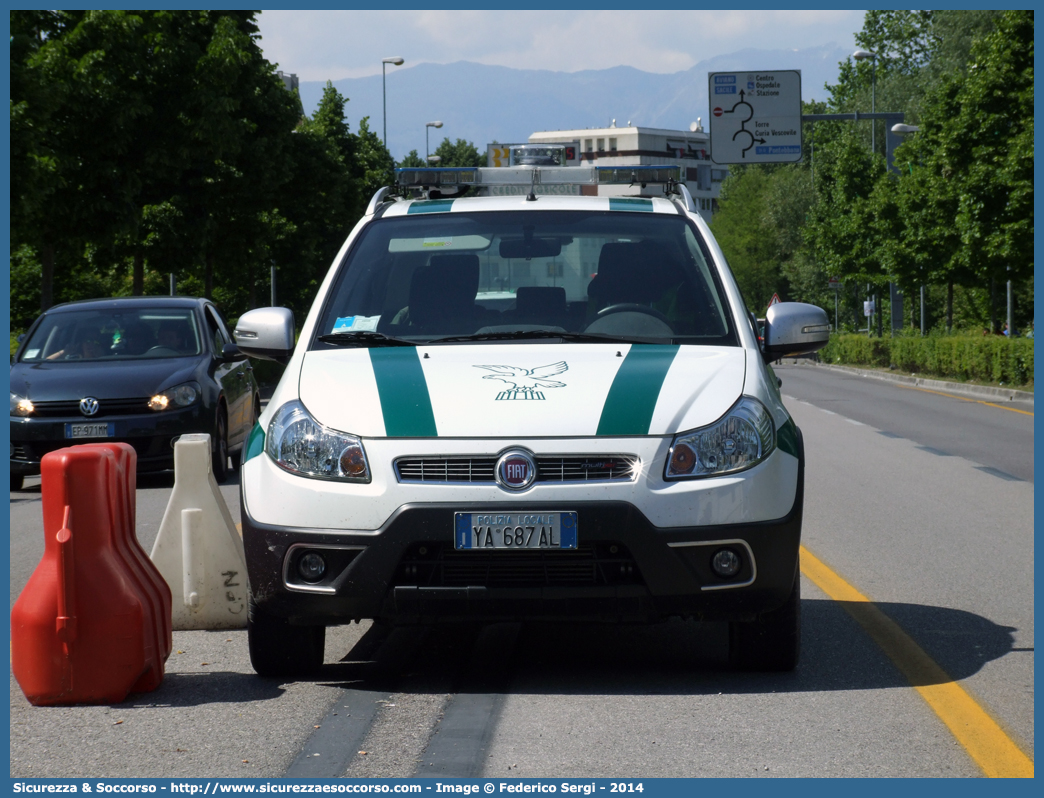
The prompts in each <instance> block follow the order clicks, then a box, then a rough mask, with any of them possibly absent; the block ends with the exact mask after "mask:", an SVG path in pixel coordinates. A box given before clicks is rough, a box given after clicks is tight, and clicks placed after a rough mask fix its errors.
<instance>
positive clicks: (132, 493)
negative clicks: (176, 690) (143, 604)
mask: <svg viewBox="0 0 1044 798" xmlns="http://www.w3.org/2000/svg"><path fill="white" fill-rule="evenodd" d="M92 445H94V446H100V447H104V448H106V449H109V450H110V451H111V452H112V453H113V455H114V463H113V465H114V466H115V474H114V476H113V478H112V479H110V480H109V485H110V487H111V488H113V490H111V491H110V493H109V497H110V499H109V500H110V507H111V511H112V517H113V519H114V520H115V523H114V524H113V526H112V529H113V533H114V534H113V543H114V544H115V546H116V549H117V551H119V552H120V553H121V556H122V557H123V559H124V561H125V562H126V563H127V564H128V565H129V566H131V569H132V570H133V571H134V574H135V578H136V579H137V581H138V585H139V587H140V589H141V591H142V593H143V594H145V595H146V596H147V598H148V602H149V607H150V610H151V617H152V622H151V623H150V624H149V627H150V628H151V629H152V630H153V631H154V632H155V634H154V638H155V642H154V645H155V650H156V651H158V652H159V655H158V657H157V658H156V659H158V661H159V667H158V668H156V667H153V668H150V669H149V671H148V672H146V674H145V675H144V676H142V678H141V679H140V680H139V681H138V683H137V684H135V685H134V687H133V688H131V692H132V693H147V692H149V691H151V690H155V689H156V688H157V687H159V685H160V682H162V681H163V663H165V662H166V661H167V657H169V656H170V652H171V648H172V644H173V638H172V635H171V600H172V597H171V592H170V586H169V585H168V584H167V581H166V580H165V579H164V578H163V576H162V575H161V574H160V572H159V569H157V568H156V566H155V565H153V564H152V560H150V559H149V555H148V554H146V553H145V549H143V548H142V547H141V544H140V543H139V542H138V537H137V535H136V534H135V532H134V526H135V522H134V519H135V515H134V513H135V503H136V499H137V471H138V456H137V454H135V452H134V447H133V446H128V445H127V444H125V443H98V444H92Z"/></svg>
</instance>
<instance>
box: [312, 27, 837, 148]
mask: <svg viewBox="0 0 1044 798" xmlns="http://www.w3.org/2000/svg"><path fill="white" fill-rule="evenodd" d="M850 54H851V52H850V51H849V50H848V49H846V48H842V47H839V46H837V45H835V44H833V43H831V44H826V45H822V46H818V47H808V48H802V49H794V50H755V49H745V50H739V51H737V52H734V53H728V54H725V55H719V56H715V57H713V58H708V59H706V60H704V61H700V62H699V63H698V64H696V65H695V66H693V67H691V68H690V69H687V70H685V71H683V72H675V73H673V74H659V73H652V72H643V71H642V70H640V69H635V68H633V67H628V66H619V67H612V68H610V69H598V70H584V71H581V72H552V71H550V70H536V69H512V68H510V67H502V66H489V65H486V64H477V63H473V62H469V61H457V62H456V63H452V64H429V63H421V64H417V65H416V66H403V67H395V66H389V67H388V73H387V101H388V149H389V150H390V151H391V153H392V155H393V156H394V157H395V158H396V160H398V159H401V158H402V157H403V156H405V155H406V153H407V152H409V151H410V150H417V151H418V152H419V153H420V154H421V155H422V157H423V155H424V147H425V143H424V134H425V124H426V123H427V122H432V121H436V120H438V121H441V122H443V124H444V127H442V129H436V128H432V129H431V130H430V131H429V135H430V141H431V144H430V146H431V150H434V149H435V148H436V147H437V146H438V144H439V142H441V141H442V139H443V138H444V137H448V138H450V139H451V140H456V139H458V138H461V139H465V140H466V141H470V142H472V143H473V144H475V146H476V147H478V149H479V151H480V152H484V151H485V148H486V145H487V144H488V143H490V142H493V141H499V142H503V143H516V142H524V141H526V140H528V138H529V135H530V134H531V133H533V132H534V131H538V130H572V129H575V128H589V127H608V126H609V125H610V123H611V122H612V121H613V120H614V119H615V120H616V124H617V126H619V127H623V126H624V125H626V124H628V123H631V124H634V125H639V126H642V127H659V128H668V129H676V130H688V129H689V125H690V123H692V122H694V121H696V119H697V118H698V117H701V118H702V120H703V125H704V128H706V127H707V126H708V116H709V111H708V103H707V73H709V72H730V71H746V70H750V71H758V70H766V71H767V70H781V69H799V70H801V95H802V99H804V100H806V101H807V100H812V99H816V100H825V99H827V92H826V90H825V88H824V85H825V84H827V83H834V82H836V80H837V73H838V63H839V62H841V61H844V60H845V59H846V58H848V57H849V55H850ZM333 85H334V87H335V88H336V89H337V90H338V91H339V92H340V93H341V94H342V95H343V96H344V97H346V98H348V100H349V102H348V103H347V105H346V108H345V116H346V118H347V120H348V122H349V125H350V127H351V129H352V130H353V131H358V129H359V120H360V119H361V118H363V117H366V116H368V117H369V118H370V121H369V125H370V129H371V130H373V131H375V132H376V133H377V135H378V136H380V135H382V120H381V76H380V75H374V76H369V77H364V78H345V79H343V80H336V81H333ZM325 86H326V82H325V81H301V83H300V86H299V90H300V94H301V102H302V104H303V106H304V109H305V112H306V113H308V114H311V113H313V112H314V111H315V109H316V107H318V104H319V101H320V99H321V98H322V94H323V89H324V87H325Z"/></svg>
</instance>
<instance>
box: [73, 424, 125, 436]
mask: <svg viewBox="0 0 1044 798" xmlns="http://www.w3.org/2000/svg"><path fill="white" fill-rule="evenodd" d="M115 435H116V424H115V423H114V422H112V421H110V422H109V423H108V424H105V423H100V424H66V425H65V437H66V438H112V437H114V436H115Z"/></svg>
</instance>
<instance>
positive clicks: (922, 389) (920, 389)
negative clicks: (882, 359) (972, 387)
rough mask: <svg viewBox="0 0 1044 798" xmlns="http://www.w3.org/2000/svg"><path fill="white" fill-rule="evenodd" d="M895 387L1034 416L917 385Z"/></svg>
mask: <svg viewBox="0 0 1044 798" xmlns="http://www.w3.org/2000/svg"><path fill="white" fill-rule="evenodd" d="M895 387H896V388H906V389H907V390H908V391H923V392H924V393H934V394H935V395H937V396H946V397H949V398H950V399H960V400H961V401H962V402H975V404H978V405H986V406H987V407H997V408H1000V409H1001V410H1008V411H1010V412H1012V413H1022V415H1024V416H1032V415H1033V414H1032V413H1031V412H1030V411H1029V410H1019V409H1018V408H1015V407H1005V406H1004V405H999V404H997V403H996V402H984V401H982V400H981V399H969V398H968V397H966V396H957V394H953V393H943V392H942V391H933V390H932V389H931V388H919V387H917V386H916V385H903V384H902V383H901V382H897V383H895Z"/></svg>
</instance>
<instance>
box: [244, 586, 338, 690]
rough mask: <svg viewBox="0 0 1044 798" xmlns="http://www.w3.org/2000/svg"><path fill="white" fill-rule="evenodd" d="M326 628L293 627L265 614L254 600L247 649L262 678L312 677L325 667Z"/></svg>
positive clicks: (248, 626) (251, 605)
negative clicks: (323, 665) (311, 675)
mask: <svg viewBox="0 0 1044 798" xmlns="http://www.w3.org/2000/svg"><path fill="white" fill-rule="evenodd" d="M325 643H326V627H325V626H292V625H291V624H290V622H289V621H287V620H286V619H284V618H278V617H276V616H274V615H271V614H269V613H267V612H265V611H264V610H263V609H261V608H260V607H258V606H257V604H255V603H254V597H253V596H251V597H250V603H249V606H248V608H247V645H248V647H249V649H250V664H251V665H253V666H254V670H255V671H257V673H258V675H259V676H308V675H310V674H313V673H315V672H316V671H317V670H319V668H320V667H322V664H323V647H324V645H325Z"/></svg>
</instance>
